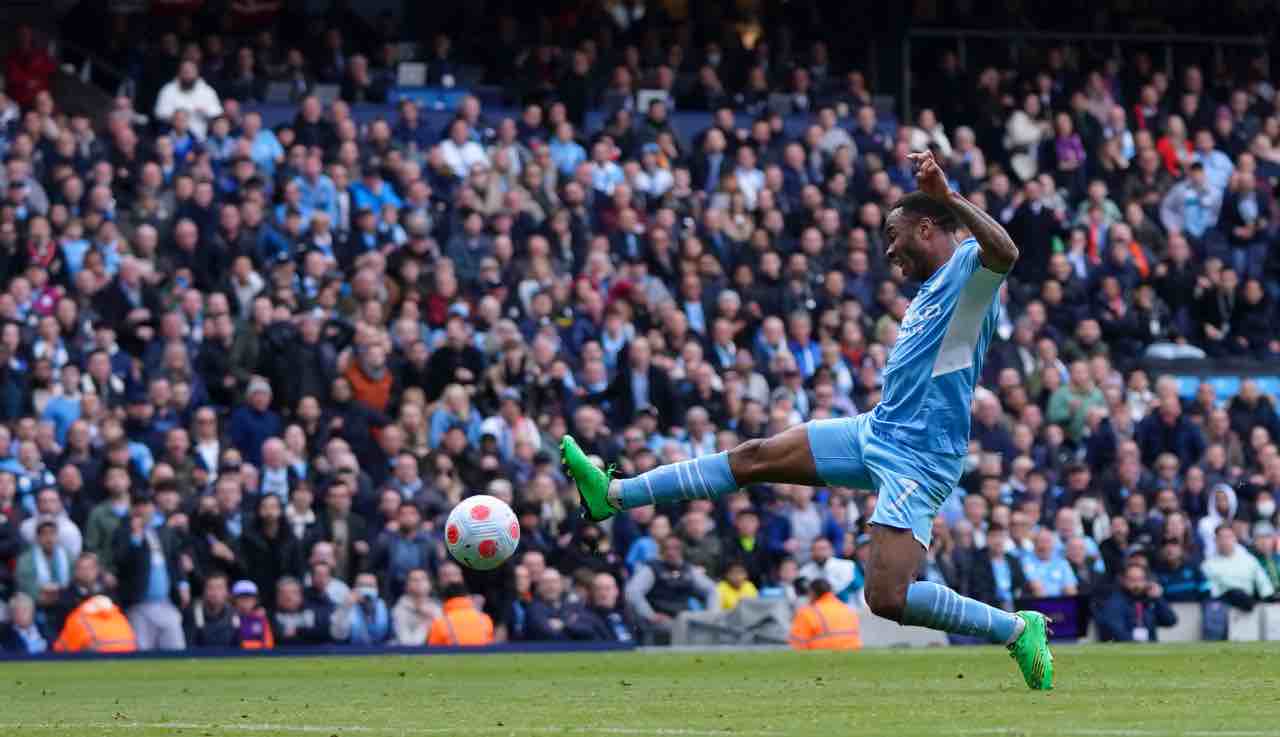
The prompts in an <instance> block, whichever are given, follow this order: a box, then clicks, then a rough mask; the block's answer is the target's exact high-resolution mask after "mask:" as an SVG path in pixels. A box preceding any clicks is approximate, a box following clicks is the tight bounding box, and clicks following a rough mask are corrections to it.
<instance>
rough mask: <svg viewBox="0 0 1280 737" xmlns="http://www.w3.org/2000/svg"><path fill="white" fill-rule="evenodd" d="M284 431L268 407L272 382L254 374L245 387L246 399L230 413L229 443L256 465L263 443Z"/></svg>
mask: <svg viewBox="0 0 1280 737" xmlns="http://www.w3.org/2000/svg"><path fill="white" fill-rule="evenodd" d="M283 432H284V422H283V421H282V420H281V419H280V415H278V414H276V413H275V412H274V411H272V410H271V385H270V384H268V383H267V380H266V379H264V378H262V377H261V376H255V377H253V379H251V380H250V381H249V387H248V389H247V390H246V391H245V403H244V404H242V405H240V406H239V407H237V408H236V409H235V410H234V411H233V412H232V413H231V422H230V424H229V426H228V428H227V434H228V436H229V437H230V440H231V444H232V445H234V446H235V447H236V448H238V449H239V450H240V453H241V454H242V456H243V458H244V460H245V461H246V462H247V463H252V464H254V465H255V466H256V465H258V464H260V463H262V444H263V443H264V442H266V440H267V438H273V437H279V436H280V435H281V434H282V433H283Z"/></svg>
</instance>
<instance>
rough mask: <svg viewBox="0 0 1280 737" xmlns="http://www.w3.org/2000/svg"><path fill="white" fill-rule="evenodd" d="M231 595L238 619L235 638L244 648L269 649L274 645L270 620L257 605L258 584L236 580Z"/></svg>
mask: <svg viewBox="0 0 1280 737" xmlns="http://www.w3.org/2000/svg"><path fill="white" fill-rule="evenodd" d="M231 596H232V598H233V601H234V606H235V616H236V619H237V620H238V625H239V626H238V628H237V633H236V638H237V640H238V641H239V643H240V647H241V649H244V650H271V649H273V648H274V647H275V646H276V641H275V635H274V634H273V633H272V631H271V620H270V619H269V618H268V617H267V613H266V611H264V610H263V608H262V607H260V606H258V586H257V584H255V583H254V582H253V581H236V583H235V585H234V586H232V587H231Z"/></svg>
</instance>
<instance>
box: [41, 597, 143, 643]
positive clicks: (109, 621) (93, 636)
mask: <svg viewBox="0 0 1280 737" xmlns="http://www.w3.org/2000/svg"><path fill="white" fill-rule="evenodd" d="M137 649H138V639H137V638H136V637H135V636H134V634H133V627H131V626H129V619H128V618H127V617H125V616H124V612H122V611H120V607H118V606H116V605H115V603H114V602H113V601H111V599H108V598H107V597H105V596H94V597H92V598H89V599H86V600H85V601H84V603H82V604H81V605H80V606H78V607H76V608H75V609H73V610H72V612H71V614H69V615H67V623H66V625H64V626H63V628H62V634H61V635H59V636H58V640H57V642H55V643H53V650H54V652H59V653H80V652H93V653H131V652H134V651H136V650H137Z"/></svg>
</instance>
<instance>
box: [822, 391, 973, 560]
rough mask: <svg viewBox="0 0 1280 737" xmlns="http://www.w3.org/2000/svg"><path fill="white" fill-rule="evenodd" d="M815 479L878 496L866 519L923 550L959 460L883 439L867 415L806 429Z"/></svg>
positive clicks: (952, 484)
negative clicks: (906, 535)
mask: <svg viewBox="0 0 1280 737" xmlns="http://www.w3.org/2000/svg"><path fill="white" fill-rule="evenodd" d="M806 427H807V428H808V432H809V449H810V450H811V451H812V452H813V462H814V465H815V466H816V467H817V469H818V477H819V478H821V479H822V480H823V482H825V483H826V484H827V485H828V486H846V487H851V488H855V489H873V490H875V491H876V492H878V494H879V498H878V499H877V500H876V510H875V513H873V514H872V515H871V521H872V522H873V523H875V524H877V525H884V526H886V527H896V528H899V529H903V530H911V534H912V535H913V536H914V537H915V539H916V540H917V541H919V543H920V544H921V545H923V546H924V547H926V548H928V547H929V541H930V540H932V539H933V518H934V517H935V516H936V515H937V514H938V509H939V508H940V507H941V506H942V503H943V502H945V501H946V500H947V497H949V496H951V491H952V490H953V489H955V488H956V484H957V483H959V481H960V473H961V471H962V470H963V469H964V456H959V455H956V456H952V455H944V454H941V453H927V452H924V451H920V450H916V449H914V448H910V447H907V446H905V445H902V444H901V443H897V442H893V441H889V440H886V439H884V438H883V437H881V436H880V435H878V434H877V433H876V432H875V430H874V429H873V427H872V425H871V414H870V413H866V412H864V413H863V414H860V415H858V416H856V417H842V418H839V419H834V420H814V421H812V422H810V423H808V424H807V425H806Z"/></svg>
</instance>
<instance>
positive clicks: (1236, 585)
mask: <svg viewBox="0 0 1280 737" xmlns="http://www.w3.org/2000/svg"><path fill="white" fill-rule="evenodd" d="M1214 553H1215V554H1214V555H1213V556H1211V557H1209V558H1207V559H1205V562H1204V563H1203V564H1201V569H1202V570H1203V571H1204V577H1205V579H1207V580H1208V582H1209V595H1210V596H1211V597H1213V598H1214V599H1219V600H1221V601H1225V602H1226V603H1228V604H1230V605H1232V606H1234V607H1237V608H1239V609H1244V610H1251V609H1253V606H1254V604H1255V603H1257V602H1258V601H1261V600H1265V599H1269V598H1271V597H1272V595H1274V594H1275V592H1276V589H1275V587H1274V586H1272V584H1271V579H1270V578H1268V577H1267V573H1266V571H1264V570H1263V569H1262V566H1261V565H1259V564H1258V559H1257V558H1255V557H1253V556H1252V555H1250V554H1249V551H1248V550H1245V549H1244V547H1243V546H1241V545H1239V544H1238V542H1237V541H1236V533H1235V530H1233V529H1231V526H1230V525H1225V524H1224V525H1222V526H1220V527H1219V528H1218V529H1217V531H1216V532H1215V533H1214Z"/></svg>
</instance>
